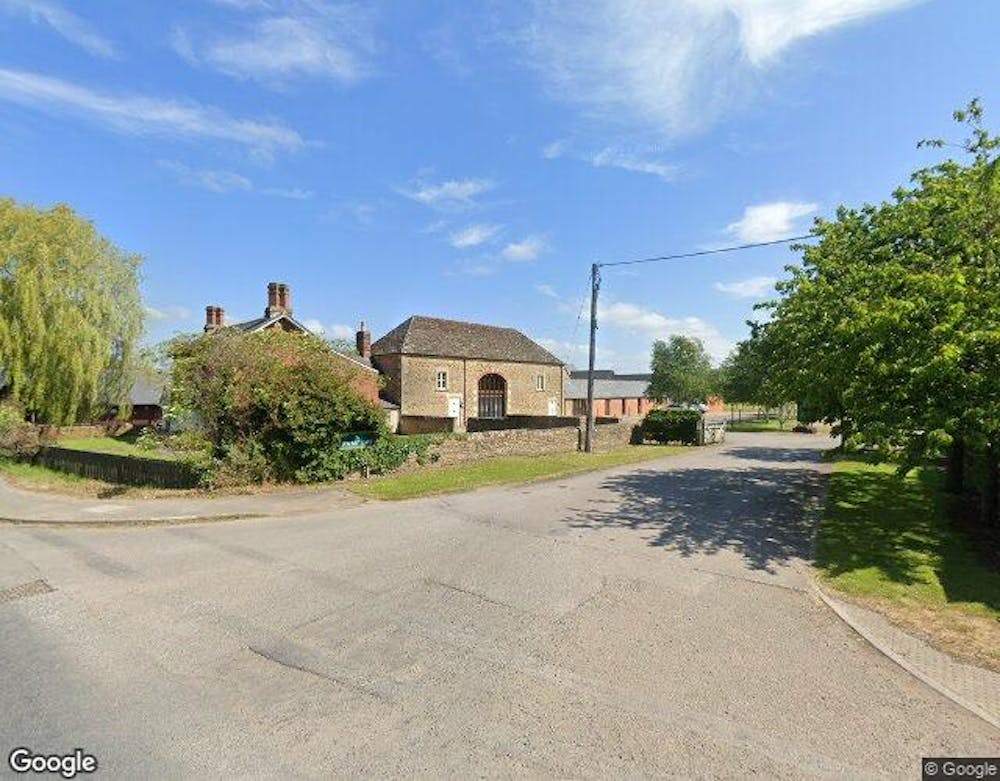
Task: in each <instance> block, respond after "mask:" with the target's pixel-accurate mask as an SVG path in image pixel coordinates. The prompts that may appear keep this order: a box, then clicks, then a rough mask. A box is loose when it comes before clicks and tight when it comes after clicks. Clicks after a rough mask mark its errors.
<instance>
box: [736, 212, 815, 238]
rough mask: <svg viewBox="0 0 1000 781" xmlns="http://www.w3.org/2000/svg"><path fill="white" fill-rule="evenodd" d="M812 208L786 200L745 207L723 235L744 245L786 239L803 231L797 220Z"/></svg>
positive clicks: (808, 213) (806, 214)
mask: <svg viewBox="0 0 1000 781" xmlns="http://www.w3.org/2000/svg"><path fill="white" fill-rule="evenodd" d="M816 209H817V206H816V204H815V203H792V202H789V201H775V202H774V203H761V204H757V205H756V206H747V207H746V208H745V209H744V210H743V216H742V217H741V218H740V219H738V220H737V221H736V222H731V223H730V224H729V225H727V226H726V233H728V234H729V235H730V236H732V237H733V238H735V239H737V240H739V241H742V242H745V243H747V244H752V243H756V242H762V241H778V240H780V239H787V238H788V237H790V236H794V235H795V234H796V233H800V232H803V231H805V230H806V229H805V228H802V227H800V226H799V223H798V221H799V220H801V219H802V218H803V217H807V216H808V215H810V214H812V213H813V212H815V211H816Z"/></svg>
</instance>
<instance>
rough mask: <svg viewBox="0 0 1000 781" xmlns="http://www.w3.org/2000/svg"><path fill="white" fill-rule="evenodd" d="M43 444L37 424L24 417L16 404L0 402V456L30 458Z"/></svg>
mask: <svg viewBox="0 0 1000 781" xmlns="http://www.w3.org/2000/svg"><path fill="white" fill-rule="evenodd" d="M43 445H45V438H44V436H43V434H42V433H41V431H40V429H39V428H38V426H35V425H33V424H31V423H28V422H27V421H26V420H25V419H24V410H22V409H21V407H20V406H18V405H17V404H12V403H4V404H0V458H16V459H23V458H30V457H31V456H33V455H35V453H37V452H38V451H39V450H40V449H41V448H42V447H43Z"/></svg>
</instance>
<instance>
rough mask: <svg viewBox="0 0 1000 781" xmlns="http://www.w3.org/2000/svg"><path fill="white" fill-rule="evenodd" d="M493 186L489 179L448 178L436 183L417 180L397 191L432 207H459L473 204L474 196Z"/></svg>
mask: <svg viewBox="0 0 1000 781" xmlns="http://www.w3.org/2000/svg"><path fill="white" fill-rule="evenodd" d="M494 187H496V184H495V183H494V182H493V181H491V180H490V179H449V180H447V181H444V182H438V183H436V184H434V183H431V182H425V181H420V180H418V181H416V182H413V183H412V184H411V185H410V186H409V187H406V188H402V187H400V188H397V192H398V193H399V194H400V195H404V196H406V197H407V198H411V199H413V200H414V201H417V202H418V203H422V204H424V205H425V206H430V207H432V208H436V209H461V208H469V207H472V206H475V205H476V198H478V197H479V196H480V195H483V194H484V193H487V192H489V191H490V190H492V189H493V188H494Z"/></svg>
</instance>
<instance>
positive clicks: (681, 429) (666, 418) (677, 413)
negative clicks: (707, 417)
mask: <svg viewBox="0 0 1000 781" xmlns="http://www.w3.org/2000/svg"><path fill="white" fill-rule="evenodd" d="M700 423H701V413H700V412H698V411H697V410H686V409H654V410H652V411H650V412H649V413H647V414H646V417H645V418H643V420H642V425H641V426H640V431H641V433H642V438H643V439H651V440H653V441H654V442H659V443H661V444H662V443H664V442H682V443H684V444H685V445H697V444H698V426H699V424H700Z"/></svg>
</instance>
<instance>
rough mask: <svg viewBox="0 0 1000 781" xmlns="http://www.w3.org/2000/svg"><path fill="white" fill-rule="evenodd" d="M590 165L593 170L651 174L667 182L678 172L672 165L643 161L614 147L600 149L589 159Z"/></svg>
mask: <svg viewBox="0 0 1000 781" xmlns="http://www.w3.org/2000/svg"><path fill="white" fill-rule="evenodd" d="M590 163H591V165H593V166H594V167H595V168H608V167H610V168H621V169H623V170H625V171H634V172H635V173H640V174H652V175H653V176H658V177H660V178H661V179H663V180H664V181H667V182H669V181H670V180H671V179H673V178H674V177H675V176H677V171H678V167H677V166H676V165H674V164H673V163H665V162H663V161H661V160H651V159H644V158H642V157H639V156H637V155H633V154H630V153H628V152H623V151H621V150H619V149H615V148H614V147H606V148H604V149H602V150H601V151H600V152H598V153H597V154H595V155H593V156H592V157H591V158H590Z"/></svg>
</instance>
